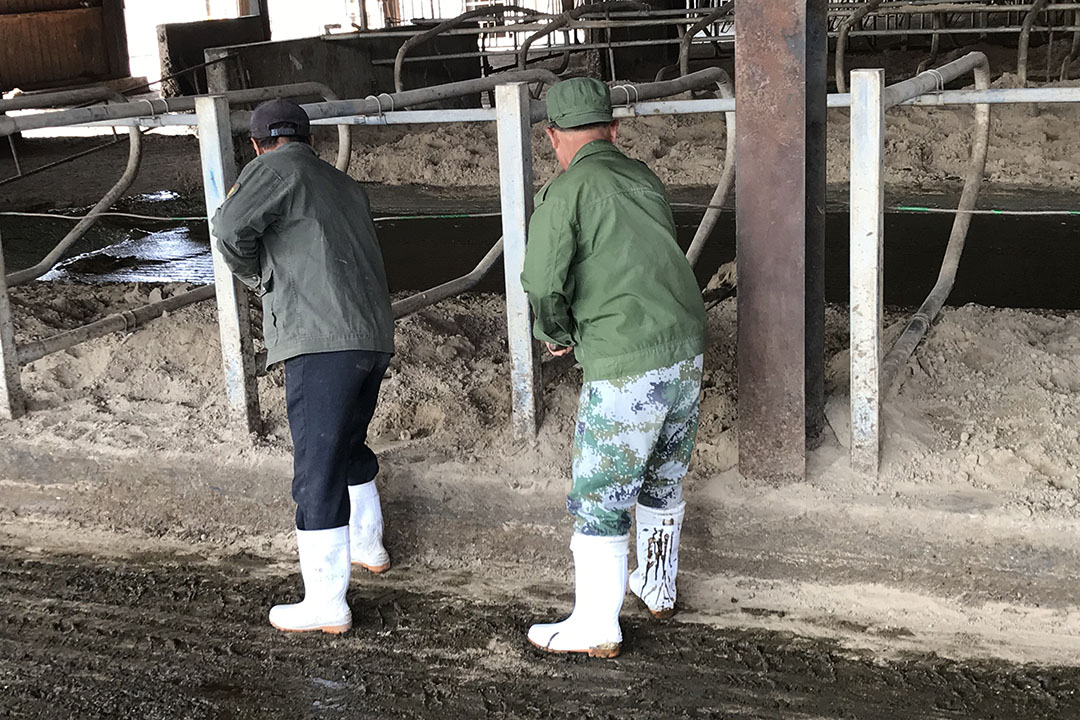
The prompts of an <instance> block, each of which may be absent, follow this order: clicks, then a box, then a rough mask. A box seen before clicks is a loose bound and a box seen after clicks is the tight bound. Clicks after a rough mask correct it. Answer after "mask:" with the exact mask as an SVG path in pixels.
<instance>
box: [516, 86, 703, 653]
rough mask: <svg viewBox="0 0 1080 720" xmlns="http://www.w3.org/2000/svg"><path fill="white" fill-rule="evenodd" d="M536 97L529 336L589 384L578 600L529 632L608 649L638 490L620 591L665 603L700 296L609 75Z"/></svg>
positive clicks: (576, 475) (560, 648)
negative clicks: (550, 173) (626, 131)
mask: <svg viewBox="0 0 1080 720" xmlns="http://www.w3.org/2000/svg"><path fill="white" fill-rule="evenodd" d="M547 110H548V120H549V126H548V129H547V134H548V138H549V139H550V140H551V146H552V148H553V149H554V150H555V154H556V156H557V158H558V161H559V164H560V165H561V166H562V168H563V170H564V171H565V172H563V173H562V174H561V175H559V176H557V177H555V178H554V179H553V180H552V181H551V182H549V183H548V184H547V186H545V187H544V189H543V190H541V191H540V193H539V195H538V196H537V203H536V210H535V212H534V213H533V216H532V220H531V221H530V223H529V242H528V245H527V246H526V252H525V268H524V272H523V273H522V275H521V282H522V285H523V286H524V288H525V291H526V292H527V293H528V295H529V300H530V303H531V305H532V308H533V313H534V315H535V328H534V332H535V335H536V337H537V338H538V339H540V340H542V341H544V342H545V343H546V344H547V347H548V349H549V350H550V351H551V353H552V354H554V355H564V354H566V353H569V352H573V353H574V354H575V356H576V358H577V360H578V361H579V362H580V363H581V366H582V368H583V370H584V384H583V386H582V389H581V399H580V403H579V407H578V420H577V427H576V430H575V433H574V459H573V488H572V490H571V491H570V495H569V496H568V498H567V503H566V504H567V509H568V510H569V511H570V513H571V515H573V516H574V536H573V539H572V540H571V542H570V548H571V550H572V551H573V555H574V566H575V583H576V592H575V604H574V611H573V613H572V614H571V615H570V617H569V618H567V619H566V620H564V621H562V622H559V623H553V624H542V625H533V626H532V627H531V628H530V629H529V640H530V641H531V642H532V643H533V644H534V645H536V646H538V647H541V648H543V649H545V650H550V651H552V652H581V653H588V654H589V655H590V656H594V657H614V656H616V655H618V654H619V651H620V648H621V643H622V631H621V629H620V627H619V611H620V609H621V608H622V603H623V596H624V594H625V592H626V585H627V555H628V554H629V534H628V533H629V529H630V514H629V512H628V511H629V510H630V508H631V507H632V506H633V505H634V504H635V503H636V504H637V510H636V515H637V543H636V545H637V559H638V566H637V570H635V571H634V573H633V574H632V575H631V576H630V578H629V580H630V589H631V590H632V591H633V592H634V593H635V594H636V595H637V596H638V597H640V598H641V599H642V600H643V601H644V602H645V604H646V605H647V606H648V607H649V609H650V611H651V612H652V613H653V615H655V616H658V617H667V616H669V615H671V614H672V613H673V612H674V608H675V574H676V571H677V570H678V557H679V555H678V552H679V536H680V531H681V526H682V519H683V514H684V509H685V503H684V502H683V499H682V479H683V477H684V476H685V474H686V470H687V465H688V464H689V462H690V454H691V451H692V450H693V447H694V439H695V436H696V433H697V422H698V399H699V395H700V392H701V372H702V353H703V352H704V350H705V341H706V327H705V307H704V305H703V303H702V300H701V294H700V292H699V290H698V286H697V282H696V280H695V278H694V273H693V271H692V269H691V268H690V265H689V263H687V261H686V257H685V256H684V255H683V253H682V251H681V250H680V249H679V246H678V244H677V243H676V239H675V222H674V220H673V218H672V215H671V208H670V206H669V204H668V200H667V195H666V193H665V191H664V187H663V185H662V184H661V182H660V180H659V179H658V178H657V177H656V175H654V174H653V173H652V171H650V170H649V168H648V167H646V166H645V165H644V164H643V163H640V162H638V161H636V160H631V159H629V158H627V157H626V156H625V155H623V154H622V153H621V152H619V150H618V149H617V148H616V147H615V145H614V141H615V134H616V130H617V123H616V122H614V121H613V119H612V114H611V96H610V93H609V91H608V88H607V86H606V85H604V84H603V83H601V82H599V81H597V80H593V79H590V78H575V79H572V80H566V81H563V82H560V83H557V84H556V85H555V86H553V87H552V88H551V90H550V91H549V92H548V95H547Z"/></svg>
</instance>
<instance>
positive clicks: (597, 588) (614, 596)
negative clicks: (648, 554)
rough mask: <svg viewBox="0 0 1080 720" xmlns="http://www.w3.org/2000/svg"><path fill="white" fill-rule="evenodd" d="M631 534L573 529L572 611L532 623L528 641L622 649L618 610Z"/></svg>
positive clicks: (565, 649)
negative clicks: (608, 534) (605, 534)
mask: <svg viewBox="0 0 1080 720" xmlns="http://www.w3.org/2000/svg"><path fill="white" fill-rule="evenodd" d="M629 544H630V538H629V536H628V535H620V536H618V537H596V536H592V535H581V534H577V533H575V534H574V537H573V538H572V539H571V540H570V549H571V550H572V551H573V552H574V611H573V612H572V613H570V617H568V618H567V619H565V620H563V621H562V622H558V623H551V624H546V625H533V626H532V627H530V628H529V642H531V643H532V644H533V645H535V646H536V647H538V648H540V649H542V650H547V651H548V652H554V653H572V652H573V653H587V654H588V655H589V657H599V658H613V657H616V656H618V654H619V651H620V650H621V649H622V629H621V628H620V627H619V610H621V609H622V604H623V598H624V597H625V596H626V556H627V555H628V554H629V552H630V549H629Z"/></svg>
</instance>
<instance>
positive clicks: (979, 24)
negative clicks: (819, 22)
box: [829, 0, 1080, 92]
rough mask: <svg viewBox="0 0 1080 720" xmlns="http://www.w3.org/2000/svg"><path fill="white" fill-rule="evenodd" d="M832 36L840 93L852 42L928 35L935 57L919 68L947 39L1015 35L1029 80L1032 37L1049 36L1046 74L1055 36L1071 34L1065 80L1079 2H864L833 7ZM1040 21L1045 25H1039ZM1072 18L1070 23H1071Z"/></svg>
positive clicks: (1077, 41) (1079, 44) (1078, 28)
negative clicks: (1037, 33) (1040, 34)
mask: <svg viewBox="0 0 1080 720" xmlns="http://www.w3.org/2000/svg"><path fill="white" fill-rule="evenodd" d="M829 13H830V21H829V22H830V28H831V30H830V34H831V35H832V34H835V36H836V53H835V56H834V62H835V77H836V86H837V89H838V90H839V91H840V92H845V91H846V89H847V74H846V70H845V63H846V57H847V48H848V44H849V40H850V38H854V37H861V38H866V39H876V38H887V37H893V38H897V37H899V38H903V39H905V40H907V39H909V38H912V37H929V38H930V43H931V44H930V54H929V56H928V57H927V58H926V59H925V60H923V62H922V63H920V67H919V70H920V71H921V70H922V69H923V68H925V67H927V66H928V65H929V64H931V63H932V62H933V61H934V60H935V59H936V58H937V55H938V52H939V49H940V42H941V38H942V37H943V36H954V35H957V36H972V35H974V36H980V37H985V36H989V35H1016V36H1017V46H1018V47H1017V60H1016V72H1017V75H1019V76H1020V80H1021V83H1022V84H1023V83H1026V82H1027V76H1028V64H1029V54H1030V52H1029V50H1030V46H1031V35H1032V33H1034V32H1043V33H1046V34H1047V35H1048V38H1047V69H1046V71H1047V75H1048V79H1049V74H1050V72H1051V67H1050V61H1051V59H1052V57H1053V43H1054V39H1053V33H1055V32H1066V33H1072V35H1073V38H1072V46H1071V48H1072V49H1071V52H1070V53H1069V55H1068V56H1067V57H1066V58H1065V60H1064V62H1063V63H1062V68H1061V79H1063V80H1064V79H1066V78H1067V75H1068V67H1069V65H1070V64H1071V62H1072V60H1073V59H1074V58H1075V57H1076V55H1077V53H1078V52H1080V3H1076V2H1067V1H1063V2H1051V1H1050V0H1033V1H1031V2H1011V3H1008V2H989V1H988V0H930V1H925V0H923V1H920V0H899V1H898V0H865V2H861V3H837V4H835V5H832V6H830V9H829ZM1040 18H1041V24H1040V25H1036V22H1038V21H1039V20H1040ZM1070 20H1071V24H1069V22H1070Z"/></svg>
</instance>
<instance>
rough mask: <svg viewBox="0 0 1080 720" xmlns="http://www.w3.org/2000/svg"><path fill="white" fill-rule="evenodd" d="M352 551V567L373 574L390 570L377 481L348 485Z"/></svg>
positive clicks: (350, 547)
mask: <svg viewBox="0 0 1080 720" xmlns="http://www.w3.org/2000/svg"><path fill="white" fill-rule="evenodd" d="M349 506H350V513H349V542H350V546H349V549H350V551H351V554H352V562H353V565H359V566H360V567H362V568H364V569H365V570H370V571H371V572H373V573H376V574H378V573H382V572H386V571H387V570H389V569H390V555H389V554H388V553H387V552H386V548H384V547H383V544H382V534H383V519H382V505H380V504H379V489H378V488H376V487H375V481H374V480H372V481H371V482H367V483H364V484H363V485H350V486H349Z"/></svg>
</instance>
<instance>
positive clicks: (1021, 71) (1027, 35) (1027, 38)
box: [1016, 0, 1050, 87]
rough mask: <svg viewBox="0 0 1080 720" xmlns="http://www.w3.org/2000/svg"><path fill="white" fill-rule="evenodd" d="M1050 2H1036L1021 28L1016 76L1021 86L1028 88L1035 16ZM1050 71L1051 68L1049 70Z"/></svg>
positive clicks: (1038, 0)
mask: <svg viewBox="0 0 1080 720" xmlns="http://www.w3.org/2000/svg"><path fill="white" fill-rule="evenodd" d="M1049 2H1050V0H1035V2H1034V4H1032V6H1031V10H1029V11H1028V14H1027V15H1025V16H1024V24H1023V25H1021V26H1020V44H1019V46H1018V47H1017V50H1016V74H1017V75H1018V76H1019V77H1020V86H1021V87H1027V68H1028V47H1029V46H1030V44H1031V26H1032V25H1034V24H1035V16H1036V15H1038V14H1039V13H1041V12H1042V11H1043V9H1044V8H1046V6H1047V4H1048V3H1049ZM1047 71H1049V68H1047Z"/></svg>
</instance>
